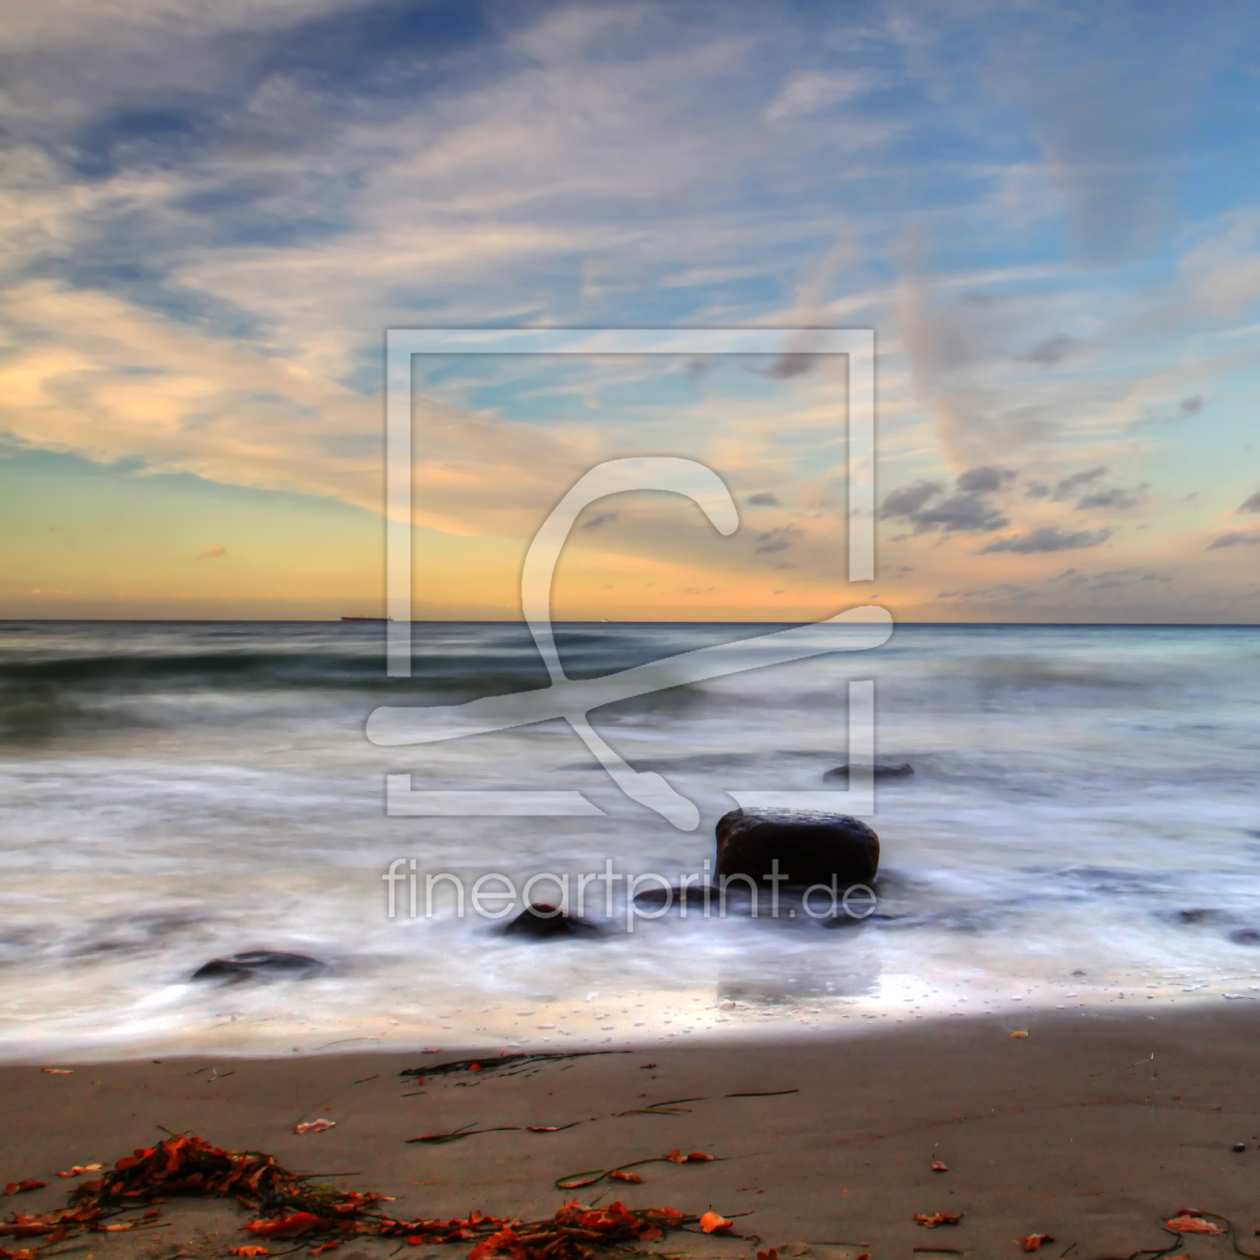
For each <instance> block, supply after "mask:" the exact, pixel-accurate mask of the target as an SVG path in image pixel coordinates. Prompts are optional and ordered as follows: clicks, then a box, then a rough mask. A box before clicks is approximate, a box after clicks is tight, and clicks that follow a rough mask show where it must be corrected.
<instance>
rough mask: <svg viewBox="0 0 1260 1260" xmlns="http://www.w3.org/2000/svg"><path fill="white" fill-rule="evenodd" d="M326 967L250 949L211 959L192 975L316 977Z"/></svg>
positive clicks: (303, 956)
mask: <svg viewBox="0 0 1260 1260" xmlns="http://www.w3.org/2000/svg"><path fill="white" fill-rule="evenodd" d="M326 966H327V964H326V963H322V962H320V961H319V959H318V958H310V957H308V956H307V955H306V954H285V953H282V952H281V951H279V950H275V949H251V950H247V951H246V952H245V953H243V954H231V955H229V956H228V957H227V958H212V959H211V960H210V961H209V962H208V963H205V964H204V965H203V966H200V967H198V968H197V970H196V971H194V972H193V974H192V979H194V980H247V979H251V978H254V977H257V976H288V977H290V978H295V977H300V978H305V977H307V976H311V975H314V974H315V973H316V972H317V971H323V970H324V968H325V967H326Z"/></svg>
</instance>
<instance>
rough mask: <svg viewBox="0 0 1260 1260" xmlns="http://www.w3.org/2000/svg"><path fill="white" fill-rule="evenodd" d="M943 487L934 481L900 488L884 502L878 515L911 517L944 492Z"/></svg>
mask: <svg viewBox="0 0 1260 1260" xmlns="http://www.w3.org/2000/svg"><path fill="white" fill-rule="evenodd" d="M944 489H945V488H944V486H942V485H940V484H938V483H937V482H935V481H916V482H915V483H914V484H913V485H909V486H901V487H900V488H898V489H896V490H894V491H892V493H891V494H889V495H888V497H887V498H886V499H885V500H884V503H883V506H882V507H881V508H880V510H879V514H880V515H881V516H884V517H899V516H902V517H912V516H914V514H915V513H916V512H917V511H918V510H919V509H920V508H921V507H922V506H923V505H924V504H925V503H926V502H928V500H929V499H933V498H935V497H936V496H937V495H938V494H942V493H943V492H944Z"/></svg>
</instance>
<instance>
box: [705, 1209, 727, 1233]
mask: <svg viewBox="0 0 1260 1260" xmlns="http://www.w3.org/2000/svg"><path fill="white" fill-rule="evenodd" d="M730 1227H731V1222H730V1221H728V1220H727V1219H726V1217H725V1216H719V1215H718V1214H717V1213H716V1212H706V1213H705V1214H704V1215H703V1216H702V1217H701V1218H700V1228H701V1229H702V1230H704V1232H705V1233H706V1234H723V1233H725V1232H726V1231H727V1230H728V1229H730Z"/></svg>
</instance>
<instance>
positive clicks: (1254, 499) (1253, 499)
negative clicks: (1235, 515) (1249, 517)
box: [1238, 490, 1260, 512]
mask: <svg viewBox="0 0 1260 1260" xmlns="http://www.w3.org/2000/svg"><path fill="white" fill-rule="evenodd" d="M1238 510H1239V511H1240V512H1260V490H1257V491H1256V492H1255V494H1253V495H1251V496H1250V497H1249V498H1246V499H1244V500H1243V501H1242V502H1241V503H1240V504H1239V505H1238Z"/></svg>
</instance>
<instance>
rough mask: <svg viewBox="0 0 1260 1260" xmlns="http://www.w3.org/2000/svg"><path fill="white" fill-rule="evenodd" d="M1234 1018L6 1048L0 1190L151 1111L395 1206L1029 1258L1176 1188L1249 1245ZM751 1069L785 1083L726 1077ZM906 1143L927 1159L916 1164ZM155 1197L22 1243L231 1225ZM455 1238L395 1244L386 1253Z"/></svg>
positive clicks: (1106, 1236)
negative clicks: (684, 1037) (118, 1230)
mask: <svg viewBox="0 0 1260 1260" xmlns="http://www.w3.org/2000/svg"><path fill="white" fill-rule="evenodd" d="M1134 1005H1137V1003H1136V1002H1135V1003H1134ZM1142 1005H1144V1006H1145V1003H1142ZM1012 1031H1020V1032H1022V1031H1027V1033H1028V1034H1029V1035H1028V1036H1027V1037H1020V1038H1016V1037H1012V1036H1011V1033H1012ZM1258 1042H1260V1011H1258V1010H1257V1009H1256V1006H1255V1004H1254V1003H1252V1002H1246V1003H1242V1002H1240V1003H1236V1004H1229V1005H1221V1006H1208V1005H1206V1004H1205V1005H1203V1006H1201V1007H1197V1008H1192V1009H1189V1010H1188V1009H1186V1008H1185V1007H1184V1006H1183V1007H1180V1008H1179V1009H1177V1010H1175V1011H1172V1010H1167V1009H1148V1010H1146V1011H1140V1012H1139V1011H1135V1012H1133V1013H1125V1014H1118V1013H1113V1012H1105V1011H1097V1010H1091V1011H1083V1012H1073V1013H1070V1014H1067V1013H1039V1012H1034V1011H1030V1012H1028V1014H1027V1016H1026V1022H1021V1021H1020V1020H1019V1019H1017V1018H1012V1017H1009V1016H1004V1017H1002V1018H994V1017H990V1018H969V1019H965V1020H964V1019H950V1020H944V1021H939V1022H930V1023H929V1022H924V1023H921V1024H916V1025H914V1026H911V1027H898V1028H897V1029H896V1030H893V1031H887V1030H872V1031H870V1032H867V1033H865V1034H864V1035H850V1036H848V1037H845V1038H838V1037H837V1038H833V1039H831V1040H828V1041H826V1042H823V1041H821V1040H815V1041H810V1042H803V1041H798V1042H784V1043H779V1044H767V1043H765V1042H761V1043H758V1044H739V1043H735V1042H719V1043H708V1044H697V1045H687V1046H683V1045H673V1046H670V1047H669V1048H667V1049H659V1048H658V1049H652V1050H632V1051H631V1052H629V1053H605V1054H599V1055H595V1056H591V1057H584V1058H573V1059H567V1060H564V1061H561V1062H553V1063H549V1064H546V1065H543V1066H540V1067H538V1068H537V1069H536V1070H531V1071H528V1072H520V1073H518V1074H516V1075H510V1076H506V1075H500V1074H498V1073H496V1072H485V1073H460V1074H457V1075H451V1076H446V1077H439V1078H434V1079H432V1080H430V1081H428V1082H425V1083H423V1084H417V1083H416V1082H415V1081H414V1079H413V1078H410V1077H400V1076H399V1075H398V1073H399V1071H400V1070H401V1069H403V1068H409V1067H419V1066H423V1065H425V1064H430V1065H431V1064H435V1063H438V1062H443V1061H449V1060H451V1059H458V1058H462V1057H464V1053H465V1052H451V1051H450V1050H447V1051H444V1052H443V1053H441V1054H428V1055H426V1054H423V1053H409V1054H398V1053H366V1054H364V1053H359V1054H345V1055H335V1056H334V1055H320V1056H314V1055H299V1054H294V1055H293V1056H292V1057H291V1058H289V1059H285V1060H280V1059H248V1058H226V1057H224V1058H216V1059H214V1060H207V1059H192V1058H179V1059H172V1058H166V1059H163V1060H162V1061H161V1062H152V1061H148V1060H146V1061H142V1062H119V1063H108V1064H99V1065H83V1064H74V1065H72V1067H73V1070H72V1071H71V1072H70V1073H68V1074H56V1075H54V1074H49V1073H45V1072H43V1071H41V1070H40V1069H41V1067H44V1066H52V1065H43V1064H36V1065H31V1066H25V1067H23V1066H14V1067H5V1068H0V1130H2V1132H3V1152H2V1154H0V1181H16V1180H21V1179H27V1178H32V1179H39V1180H44V1181H48V1182H49V1183H50V1184H49V1185H48V1187H47V1188H46V1189H43V1190H38V1191H34V1192H29V1193H24V1194H22V1195H20V1196H13V1197H10V1198H7V1199H6V1200H5V1207H6V1210H14V1209H20V1210H22V1211H24V1212H33V1211H46V1210H49V1209H51V1208H53V1207H55V1206H60V1205H61V1204H62V1203H64V1195H65V1191H66V1189H67V1188H68V1187H70V1186H73V1185H74V1184H75V1183H74V1182H73V1181H69V1180H62V1179H58V1178H57V1177H56V1176H54V1174H55V1173H56V1172H57V1171H58V1170H64V1169H68V1168H70V1167H71V1165H73V1164H85V1163H90V1162H96V1161H104V1162H106V1164H107V1166H108V1164H110V1163H112V1162H113V1161H115V1160H117V1159H118V1158H119V1157H121V1156H123V1155H125V1154H128V1153H130V1152H131V1150H132V1149H133V1148H135V1147H139V1146H141V1145H151V1144H153V1143H154V1142H155V1141H157V1140H159V1139H160V1138H161V1137H163V1136H164V1135H163V1134H162V1132H161V1130H160V1129H159V1127H158V1126H160V1125H161V1126H165V1127H166V1128H168V1129H172V1130H178V1131H190V1132H193V1133H196V1134H198V1135H200V1136H202V1137H204V1138H207V1139H209V1140H211V1141H213V1142H215V1143H216V1144H219V1145H222V1146H225V1147H227V1148H229V1149H235V1150H242V1149H255V1150H263V1151H268V1152H271V1153H272V1154H274V1155H275V1156H276V1157H277V1158H278V1159H279V1160H280V1162H281V1163H282V1164H284V1165H286V1166H288V1167H289V1168H292V1169H295V1170H301V1171H311V1172H320V1173H326V1174H329V1180H330V1181H332V1182H334V1183H336V1184H340V1185H343V1186H344V1187H346V1188H358V1189H375V1190H379V1191H381V1192H383V1193H385V1194H390V1195H396V1196H397V1202H396V1203H394V1204H392V1205H386V1206H387V1207H389V1209H390V1210H391V1212H392V1213H393V1214H394V1215H397V1216H400V1217H407V1218H411V1217H416V1216H424V1217H428V1218H432V1217H435V1216H443V1217H446V1216H456V1215H458V1216H466V1215H467V1214H468V1212H469V1211H470V1210H472V1209H474V1208H479V1209H481V1210H482V1211H484V1212H487V1213H490V1214H492V1215H495V1216H513V1217H521V1218H525V1219H536V1218H539V1217H544V1216H550V1215H551V1214H552V1212H554V1211H555V1209H556V1208H557V1207H558V1206H559V1205H560V1204H561V1203H563V1202H565V1201H568V1200H572V1199H575V1198H576V1199H579V1200H580V1201H582V1202H584V1203H589V1202H592V1201H594V1200H595V1199H596V1198H597V1197H598V1198H599V1200H600V1202H602V1203H605V1204H607V1203H611V1202H612V1201H613V1200H614V1199H618V1198H619V1199H621V1200H622V1201H624V1202H625V1203H626V1204H627V1205H628V1206H630V1207H645V1206H669V1207H674V1208H678V1209H680V1210H682V1211H684V1212H688V1213H694V1214H698V1213H700V1212H703V1211H705V1210H707V1209H709V1208H713V1209H714V1210H716V1211H718V1212H720V1213H723V1214H724V1215H726V1216H728V1217H735V1226H734V1228H735V1229H737V1230H738V1231H739V1232H740V1233H743V1234H747V1235H756V1236H757V1237H758V1238H759V1239H760V1240H761V1246H762V1248H763V1249H764V1248H765V1247H766V1246H775V1245H777V1246H779V1247H781V1248H782V1247H784V1246H785V1245H787V1244H808V1245H809V1246H810V1248H811V1254H814V1255H817V1256H819V1257H822V1258H824V1260H844V1258H846V1257H856V1256H857V1255H859V1254H860V1253H862V1252H868V1253H869V1254H870V1256H871V1257H872V1258H873V1260H877V1258H879V1257H893V1256H910V1255H912V1254H913V1251H912V1249H914V1248H930V1247H941V1248H953V1249H956V1250H957V1251H958V1252H961V1253H964V1254H967V1255H974V1256H1002V1255H1016V1254H1021V1249H1020V1246H1019V1244H1018V1243H1017V1242H1016V1241H1015V1240H1017V1239H1020V1238H1022V1237H1024V1236H1025V1235H1028V1234H1031V1233H1045V1234H1051V1235H1053V1236H1054V1238H1055V1239H1056V1242H1055V1243H1054V1244H1053V1245H1050V1244H1047V1245H1046V1246H1045V1247H1044V1248H1043V1250H1042V1254H1047V1255H1054V1256H1060V1255H1061V1254H1063V1253H1064V1252H1065V1251H1066V1250H1067V1249H1068V1248H1069V1247H1070V1245H1071V1244H1073V1243H1075V1244H1076V1248H1075V1250H1073V1251H1071V1256H1072V1257H1073V1258H1074V1260H1090V1258H1091V1257H1102V1256H1108V1257H1110V1256H1129V1255H1130V1254H1132V1253H1133V1252H1136V1251H1138V1250H1139V1249H1141V1248H1151V1249H1157V1248H1161V1247H1165V1246H1167V1245H1168V1244H1169V1243H1171V1242H1172V1241H1173V1239H1172V1238H1171V1236H1170V1235H1169V1234H1168V1233H1166V1232H1164V1231H1161V1229H1160V1228H1159V1224H1160V1222H1161V1221H1163V1220H1165V1219H1166V1218H1168V1217H1169V1216H1171V1215H1173V1214H1174V1213H1176V1211H1177V1210H1178V1209H1181V1208H1198V1209H1201V1210H1203V1211H1210V1212H1216V1213H1220V1214H1221V1215H1223V1216H1226V1217H1228V1218H1230V1219H1231V1220H1232V1221H1234V1222H1235V1223H1236V1225H1237V1227H1238V1234H1237V1238H1238V1241H1239V1243H1240V1245H1241V1246H1242V1248H1243V1249H1244V1250H1245V1251H1258V1252H1260V1240H1254V1239H1253V1234H1254V1231H1255V1230H1256V1228H1257V1226H1260V1202H1257V1198H1256V1193H1255V1187H1256V1182H1257V1176H1258V1175H1260V1149H1257V1144H1258V1143H1260V1073H1257V1071H1256V1064H1257V1044H1258ZM497 1053H498V1050H497V1049H491V1050H487V1051H486V1054H487V1057H491V1056H494V1055H496V1054H497ZM1152 1053H1153V1054H1154V1058H1153V1059H1152V1058H1151V1055H1152ZM649 1064H654V1065H655V1066H650V1067H649V1066H646V1065H649ZM771 1090H797V1091H799V1092H797V1093H792V1094H783V1095H780V1096H776V1097H745V1098H739V1097H730V1095H732V1094H739V1093H754V1092H759V1091H771ZM692 1098H694V1099H696V1101H693V1102H687V1103H683V1104H681V1105H682V1106H684V1107H686V1108H689V1110H687V1111H679V1112H674V1113H665V1114H656V1115H644V1114H630V1115H619V1114H618V1113H620V1112H625V1111H628V1110H630V1109H632V1108H636V1107H643V1106H645V1105H647V1104H649V1103H654V1102H662V1101H667V1100H674V1099H692ZM321 1117H323V1118H327V1119H329V1120H333V1121H335V1122H336V1127H335V1128H332V1129H330V1130H327V1131H325V1132H322V1133H308V1134H305V1135H302V1136H298V1135H295V1134H294V1132H293V1128H294V1125H295V1124H297V1123H298V1122H300V1121H307V1120H313V1119H318V1118H321ZM571 1121H580V1122H581V1123H579V1124H577V1125H575V1126H574V1127H573V1128H569V1129H566V1130H564V1131H563V1132H557V1133H529V1132H523V1131H521V1132H499V1133H485V1134H481V1135H477V1136H472V1137H469V1138H466V1139H464V1140H461V1141H458V1142H452V1143H448V1144H443V1145H426V1144H410V1145H408V1144H406V1142H405V1139H407V1138H412V1137H416V1136H419V1135H422V1134H428V1133H434V1132H449V1131H451V1130H454V1129H456V1128H458V1127H460V1126H463V1125H470V1124H474V1125H475V1126H476V1127H479V1128H484V1127H489V1126H492V1125H522V1126H523V1125H531V1124H532V1125H566V1124H569V1123H570V1122H571ZM1240 1141H1241V1142H1246V1143H1247V1150H1246V1151H1245V1152H1244V1153H1241V1154H1238V1153H1235V1152H1234V1151H1233V1150H1232V1146H1233V1144H1234V1143H1235V1142H1240ZM672 1148H681V1149H682V1150H683V1151H692V1150H698V1151H703V1152H706V1153H709V1154H712V1155H715V1156H719V1157H721V1162H714V1163H707V1164H703V1163H697V1164H685V1165H675V1164H672V1163H655V1164H647V1165H644V1166H643V1167H641V1168H639V1169H638V1170H637V1171H638V1172H639V1173H640V1174H641V1175H642V1176H643V1184H641V1185H625V1184H618V1185H615V1186H613V1187H612V1188H611V1189H610V1188H609V1185H610V1183H608V1182H604V1183H602V1184H601V1185H599V1186H596V1187H594V1188H592V1189H590V1190H579V1191H573V1192H568V1193H566V1192H563V1191H560V1190H557V1189H556V1188H555V1186H554V1184H553V1183H554V1181H555V1180H556V1179H557V1178H559V1177H561V1176H563V1175H565V1174H569V1173H574V1172H579V1171H583V1170H587V1169H598V1168H609V1167H612V1166H615V1165H619V1164H624V1163H628V1162H630V1161H632V1160H638V1159H646V1158H650V1157H652V1156H658V1155H661V1154H664V1153H665V1152H667V1151H669V1150H671V1149H672ZM933 1155H935V1156H936V1157H937V1158H938V1159H940V1160H941V1161H942V1162H944V1163H945V1164H947V1165H948V1166H949V1171H948V1172H933V1171H932V1170H931V1167H930V1161H931V1159H932V1157H933ZM349 1174H357V1175H354V1176H350V1175H349ZM938 1211H942V1212H959V1211H965V1215H964V1217H963V1220H962V1223H961V1224H959V1225H958V1226H956V1227H947V1226H943V1227H941V1228H938V1229H932V1230H929V1229H926V1228H924V1227H922V1226H920V1225H916V1224H915V1222H914V1219H913V1218H914V1215H915V1213H933V1212H938ZM740 1213H747V1214H748V1215H739V1216H737V1215H736V1214H740ZM163 1216H164V1218H165V1222H166V1224H165V1227H164V1228H161V1229H157V1230H154V1231H152V1232H148V1233H145V1234H142V1235H137V1234H133V1235H129V1236H123V1235H119V1236H116V1237H105V1236H103V1235H99V1234H96V1235H85V1236H80V1237H78V1238H75V1239H69V1240H66V1241H65V1242H62V1243H59V1244H56V1245H53V1246H52V1247H49V1248H48V1250H47V1251H45V1252H44V1253H42V1254H44V1255H47V1256H55V1255H75V1256H78V1257H100V1258H101V1260H107V1258H111V1257H115V1256H118V1257H121V1256H169V1255H171V1254H172V1253H173V1252H176V1251H183V1252H184V1254H186V1255H194V1256H210V1255H225V1254H226V1252H227V1248H228V1247H229V1246H240V1245H242V1243H243V1242H253V1241H256V1240H255V1239H253V1238H252V1237H251V1236H250V1235H248V1234H245V1233H243V1232H241V1229H240V1227H241V1225H242V1224H243V1222H244V1221H245V1220H247V1219H249V1217H248V1216H247V1215H246V1214H245V1212H244V1210H243V1209H239V1208H238V1207H237V1206H236V1205H235V1204H229V1203H223V1202H219V1203H203V1202H196V1201H191V1200H176V1201H174V1202H172V1203H171V1204H170V1205H169V1206H168V1207H166V1208H164V1210H163ZM5 1241H6V1243H7V1245H9V1246H20V1245H29V1244H25V1243H21V1244H19V1243H12V1242H8V1240H5ZM838 1243H844V1244H845V1245H837V1244H838ZM1253 1244H1255V1245H1253ZM655 1246H656V1248H657V1249H664V1250H672V1251H686V1252H688V1253H689V1254H691V1255H693V1256H697V1257H702V1256H745V1255H751V1253H752V1250H753V1248H754V1244H753V1243H752V1242H751V1241H749V1240H740V1239H719V1238H716V1237H707V1236H704V1235H701V1234H697V1235H679V1234H672V1235H670V1236H669V1237H668V1238H667V1239H666V1240H665V1241H663V1242H662V1243H658V1244H656V1245H655ZM270 1249H271V1251H272V1252H273V1253H278V1252H281V1251H291V1250H293V1249H294V1244H293V1243H291V1242H285V1243H272V1244H271V1245H270ZM396 1249H397V1241H384V1240H374V1239H362V1240H355V1241H353V1242H349V1243H347V1244H345V1245H344V1246H343V1247H342V1248H341V1249H340V1251H339V1252H338V1253H337V1255H338V1257H339V1260H356V1258H357V1260H363V1258H365V1257H367V1258H369V1260H370V1258H371V1257H375V1256H381V1257H383V1256H385V1255H388V1254H391V1253H393V1252H394V1251H395V1250H396ZM308 1250H309V1247H307V1246H302V1247H300V1248H299V1249H298V1250H297V1252H296V1254H306V1252H307V1251H308ZM462 1250H466V1248H461V1247H459V1246H458V1245H447V1246H444V1247H441V1246H440V1247H427V1248H417V1249H412V1248H407V1247H404V1248H403V1252H404V1253H405V1254H407V1255H427V1254H434V1255H438V1254H442V1255H450V1256H458V1255H459V1254H460V1253H461V1251H462ZM794 1250H796V1251H798V1252H799V1249H794ZM1179 1250H1180V1249H1179ZM1186 1250H1188V1251H1189V1252H1190V1253H1191V1254H1193V1255H1196V1256H1199V1255H1203V1256H1207V1255H1217V1254H1219V1255H1222V1256H1223V1255H1226V1254H1229V1253H1230V1248H1229V1241H1228V1240H1227V1239H1207V1238H1205V1239H1191V1240H1189V1245H1188V1248H1186ZM801 1254H803V1253H801Z"/></svg>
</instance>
